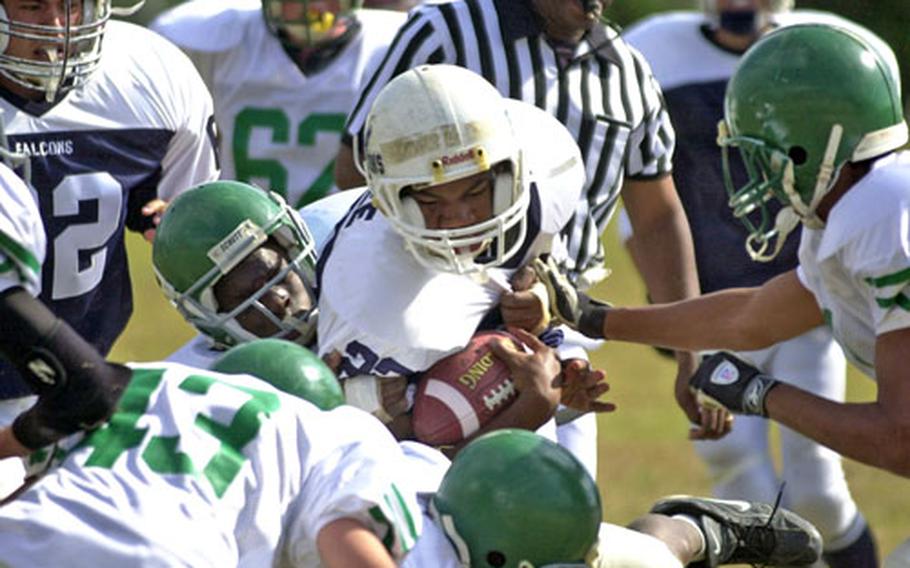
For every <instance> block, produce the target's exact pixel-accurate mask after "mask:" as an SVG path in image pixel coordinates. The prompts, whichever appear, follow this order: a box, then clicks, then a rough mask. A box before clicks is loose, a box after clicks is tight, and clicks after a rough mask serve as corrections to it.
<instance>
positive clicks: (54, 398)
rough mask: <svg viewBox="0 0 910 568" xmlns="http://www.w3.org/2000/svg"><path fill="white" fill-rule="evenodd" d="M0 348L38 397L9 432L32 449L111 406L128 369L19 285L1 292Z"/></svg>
mask: <svg viewBox="0 0 910 568" xmlns="http://www.w3.org/2000/svg"><path fill="white" fill-rule="evenodd" d="M0 322H2V323H0V349H2V351H3V353H4V354H5V355H6V356H7V357H8V358H9V359H10V361H11V362H12V363H13V364H14V365H15V366H16V368H17V369H18V370H19V372H20V373H21V374H22V376H23V377H24V378H25V380H26V382H27V383H28V385H29V387H30V388H31V389H32V390H33V391H34V392H35V393H36V394H37V395H38V402H37V403H35V405H34V406H33V407H32V408H31V409H29V410H27V411H26V412H24V413H23V414H21V415H20V416H18V417H17V418H16V420H15V422H14V423H13V434H14V435H15V436H16V438H17V439H18V440H19V441H20V442H21V443H22V444H23V445H25V446H26V447H28V448H32V449H36V448H40V447H42V446H46V445H47V444H49V443H51V442H53V441H55V440H57V439H60V438H62V437H63V436H67V435H69V434H72V433H74V432H76V431H78V430H80V429H85V428H90V427H92V426H94V425H96V424H97V423H98V422H100V421H103V420H105V419H106V418H107V417H109V416H110V414H111V413H112V412H113V411H114V408H115V407H116V405H117V402H118V401H119V400H120V395H121V394H122V392H123V389H125V388H126V385H127V383H128V382H129V378H130V376H131V375H132V372H131V371H130V370H129V369H128V368H127V367H124V366H122V365H116V364H112V363H108V362H107V361H105V360H104V358H103V357H101V355H100V354H99V353H98V352H97V351H96V350H95V348H94V347H92V346H91V345H89V343H87V342H86V341H85V340H84V339H82V337H80V336H79V334H78V333H76V331H75V330H73V329H72V328H71V327H70V326H69V325H67V324H66V322H64V321H62V320H60V319H59V318H57V317H55V316H54V315H53V314H52V313H51V312H50V310H48V309H47V307H46V306H44V304H42V303H41V302H40V301H39V300H37V299H35V298H34V297H32V296H31V295H29V294H28V293H26V292H25V291H24V290H22V289H18V288H17V289H14V290H11V291H8V292H6V293H3V294H0Z"/></svg>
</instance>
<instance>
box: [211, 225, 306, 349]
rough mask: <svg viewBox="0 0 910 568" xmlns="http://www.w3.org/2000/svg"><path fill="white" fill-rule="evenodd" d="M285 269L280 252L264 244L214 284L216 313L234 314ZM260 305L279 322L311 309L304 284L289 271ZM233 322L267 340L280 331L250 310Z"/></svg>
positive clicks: (251, 308)
mask: <svg viewBox="0 0 910 568" xmlns="http://www.w3.org/2000/svg"><path fill="white" fill-rule="evenodd" d="M287 266H288V259H287V257H286V256H285V254H284V252H283V251H282V250H281V248H280V247H278V246H277V245H275V244H273V243H272V242H270V241H269V242H266V244H264V245H262V246H261V247H259V248H258V249H256V250H255V251H253V252H252V253H251V254H250V255H249V256H247V257H246V258H245V259H243V261H242V262H241V263H240V264H238V265H237V266H235V267H234V268H233V269H232V270H231V271H230V272H228V273H227V274H226V275H224V277H223V278H221V280H219V281H218V282H217V283H216V284H215V286H214V292H215V299H216V300H217V301H218V306H219V310H220V311H221V312H229V311H231V310H233V309H234V308H236V307H237V306H239V305H240V304H242V303H243V302H245V301H246V300H247V299H249V298H250V297H251V296H252V295H254V294H255V293H256V292H258V291H259V290H260V289H261V288H262V287H263V286H265V285H266V284H267V283H268V281H269V280H271V279H272V278H273V277H275V276H276V275H277V274H278V273H279V272H280V271H282V270H284V269H285V268H286V267H287ZM259 302H260V303H261V304H262V305H263V306H265V307H266V308H267V309H268V310H269V311H270V312H272V313H273V314H274V315H275V316H276V317H277V318H278V319H280V320H284V319H286V318H288V317H289V316H294V315H299V314H302V313H303V312H305V311H307V310H309V309H311V308H312V307H313V305H312V301H311V299H310V295H309V293H308V292H307V288H306V286H305V285H304V283H303V280H301V279H300V276H299V275H298V274H297V273H296V272H295V271H293V270H291V271H288V273H287V275H286V276H285V278H284V280H282V281H280V282H278V283H276V284H275V285H274V286H272V287H271V288H270V289H269V290H268V291H267V292H266V293H265V294H263V295H262V296H260V298H259ZM236 319H237V322H238V323H239V324H240V325H241V326H243V328H244V329H246V330H247V331H249V332H250V333H252V334H254V335H256V336H259V337H270V336H272V335H274V334H276V333H278V332H279V331H280V330H279V329H278V328H277V327H276V326H275V324H274V323H272V321H271V320H269V318H268V317H266V316H265V315H264V314H263V313H261V312H260V311H259V310H258V309H256V308H255V307H253V306H250V307H249V308H247V309H245V310H244V311H243V312H241V313H240V314H239V315H238V316H237V318H236ZM288 339H293V338H292V337H288Z"/></svg>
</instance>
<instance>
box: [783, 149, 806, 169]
mask: <svg viewBox="0 0 910 568" xmlns="http://www.w3.org/2000/svg"><path fill="white" fill-rule="evenodd" d="M787 155H788V156H790V159H791V160H793V165H794V166H801V165H803V164H805V163H806V161H807V160H808V159H809V153H808V152H806V149H805V148H803V147H802V146H793V147H791V148H790V150H789V151H788V152H787Z"/></svg>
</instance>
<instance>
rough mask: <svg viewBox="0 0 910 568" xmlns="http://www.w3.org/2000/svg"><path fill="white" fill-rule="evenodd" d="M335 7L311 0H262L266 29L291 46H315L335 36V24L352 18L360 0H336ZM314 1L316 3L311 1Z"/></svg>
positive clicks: (361, 0)
mask: <svg viewBox="0 0 910 568" xmlns="http://www.w3.org/2000/svg"><path fill="white" fill-rule="evenodd" d="M337 3H338V9H337V10H330V9H326V8H325V7H323V4H325V2H314V1H313V0H262V14H263V16H264V17H265V23H266V25H267V26H268V28H269V30H270V31H271V32H272V33H273V34H275V35H276V36H277V37H278V38H279V39H281V40H282V41H286V42H289V43H290V44H291V45H293V46H303V47H316V46H318V45H319V44H322V43H326V42H330V41H331V40H332V39H334V37H335V34H336V28H337V27H339V26H340V25H344V26H345V27H346V25H347V24H345V23H344V22H345V21H348V22H350V21H352V20H353V11H354V10H357V9H359V8H360V7H361V5H362V4H363V0H337ZM314 4H316V5H314Z"/></svg>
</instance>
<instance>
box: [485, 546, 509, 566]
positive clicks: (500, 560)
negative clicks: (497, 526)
mask: <svg viewBox="0 0 910 568" xmlns="http://www.w3.org/2000/svg"><path fill="white" fill-rule="evenodd" d="M487 564H489V565H490V566H495V567H496V568H499V567H500V566H505V565H506V555H505V554H503V553H502V552H499V551H498V550H491V551H490V552H487Z"/></svg>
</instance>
